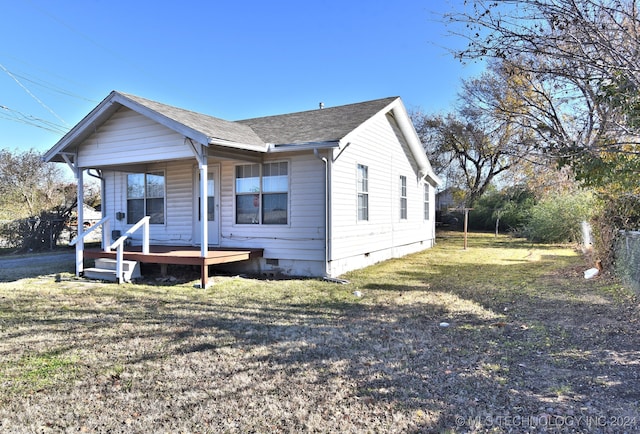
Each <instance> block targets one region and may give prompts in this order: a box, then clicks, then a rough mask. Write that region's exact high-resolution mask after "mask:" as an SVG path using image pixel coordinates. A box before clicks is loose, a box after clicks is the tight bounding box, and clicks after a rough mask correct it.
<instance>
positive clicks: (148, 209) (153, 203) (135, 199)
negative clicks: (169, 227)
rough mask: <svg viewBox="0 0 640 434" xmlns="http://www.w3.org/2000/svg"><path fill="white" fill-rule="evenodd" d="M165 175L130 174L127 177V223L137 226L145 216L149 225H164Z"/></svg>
mask: <svg viewBox="0 0 640 434" xmlns="http://www.w3.org/2000/svg"><path fill="white" fill-rule="evenodd" d="M164 197H165V180H164V173H162V172H150V173H130V174H128V175H127V223H128V224H135V223H137V222H138V221H140V219H142V218H143V217H144V216H149V217H150V219H149V223H151V224H164Z"/></svg>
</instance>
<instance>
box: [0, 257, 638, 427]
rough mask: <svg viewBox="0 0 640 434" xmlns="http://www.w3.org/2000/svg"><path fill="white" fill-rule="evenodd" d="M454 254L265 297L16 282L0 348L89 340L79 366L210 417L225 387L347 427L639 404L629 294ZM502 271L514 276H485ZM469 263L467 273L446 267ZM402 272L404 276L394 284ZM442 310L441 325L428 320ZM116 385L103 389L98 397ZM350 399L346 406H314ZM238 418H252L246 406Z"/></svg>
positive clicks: (574, 414) (278, 419) (616, 411)
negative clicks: (384, 273)
mask: <svg viewBox="0 0 640 434" xmlns="http://www.w3.org/2000/svg"><path fill="white" fill-rule="evenodd" d="M548 261H553V258H542V259H541V262H540V264H538V266H542V267H546V266H547V265H550V263H549V262H548ZM417 266H419V263H418V261H416V267H417ZM463 267H467V269H466V270H463V269H461V268H460V266H455V267H454V266H450V265H444V264H442V265H437V266H434V267H433V268H435V269H436V270H437V272H436V273H433V272H432V271H433V269H432V270H429V272H422V271H421V270H419V269H408V270H402V271H400V272H398V274H397V275H394V276H391V277H389V279H390V281H381V280H380V279H377V280H376V281H365V280H361V281H358V282H357V284H358V285H360V286H359V287H360V288H363V289H365V290H366V291H367V292H370V293H371V301H369V299H368V294H365V299H362V300H359V299H353V300H352V301H348V300H347V299H344V298H343V299H339V300H327V299H323V300H318V301H317V302H313V301H305V302H300V301H296V300H288V299H287V298H286V297H283V298H281V299H277V300H276V299H271V300H267V301H265V300H264V299H262V298H261V297H260V293H259V291H258V290H255V289H253V290H251V291H249V292H248V293H242V292H238V294H237V299H236V300H234V301H232V299H231V298H229V297H233V294H229V293H228V292H226V293H225V289H224V287H221V288H214V289H213V290H212V291H211V292H202V293H197V292H194V291H190V290H185V289H184V288H179V287H178V288H176V289H175V291H176V292H178V293H179V296H175V294H171V293H170V291H171V290H170V289H169V290H168V292H163V291H165V289H164V288H158V289H154V288H149V289H146V290H145V289H139V288H137V289H133V288H132V287H129V286H122V287H115V286H113V285H100V286H99V285H96V287H95V290H92V291H90V292H89V293H88V294H84V295H83V294H80V292H76V293H73V291H71V292H69V291H67V292H60V293H58V292H56V291H55V284H54V283H53V282H52V283H51V285H52V288H51V289H50V290H49V292H48V294H49V295H48V296H49V297H50V298H48V299H43V298H42V297H43V295H45V294H44V293H43V292H39V291H29V290H26V291H24V293H23V294H20V296H19V297H14V298H13V299H12V300H11V303H10V304H9V303H4V304H3V305H2V307H1V308H0V315H1V318H2V323H1V324H2V338H3V342H4V345H3V348H2V353H3V357H6V358H7V359H8V360H11V357H19V355H20V354H26V353H34V354H37V353H38V352H42V353H43V354H46V353H47V352H51V351H55V350H56V348H57V349H60V350H61V351H62V352H63V353H68V354H82V355H90V356H91V357H90V358H89V359H87V360H88V361H87V362H85V363H87V364H88V366H86V367H85V368H83V369H84V370H85V371H86V375H87V376H89V375H91V374H93V375H96V374H101V373H103V372H104V371H105V369H109V367H112V366H115V365H118V364H121V365H122V366H123V370H124V372H125V374H129V375H130V376H131V377H133V378H140V379H141V380H139V381H142V380H145V381H147V383H144V384H141V385H140V386H138V389H136V386H131V388H130V389H129V390H128V392H127V393H129V394H131V393H135V392H136V391H138V392H139V395H136V396H137V399H138V400H140V401H145V402H146V401H149V402H154V401H157V400H161V399H162V397H164V396H173V397H176V398H179V401H180V411H183V412H184V413H182V414H179V413H176V411H177V410H175V409H174V410H167V411H173V412H174V413H171V416H172V417H174V418H181V417H187V416H188V415H190V414H191V413H189V411H193V410H192V409H193V408H196V407H202V408H226V409H227V410H224V411H227V412H230V413H226V414H225V413H224V411H223V410H220V411H221V412H222V415H221V416H220V417H221V418H223V417H227V418H234V417H236V415H235V414H233V413H232V410H229V408H232V406H235V407H238V405H239V404H237V403H236V402H242V405H252V406H264V405H266V404H265V403H269V404H270V405H271V407H270V408H271V410H272V411H274V414H273V415H266V416H264V417H265V418H266V420H267V421H268V422H269V423H270V424H271V426H273V427H275V428H276V429H278V428H279V429H281V430H285V427H286V426H291V424H292V423H293V424H294V425H295V424H298V423H300V424H303V422H304V421H302V420H301V418H302V416H296V415H294V414H293V413H291V412H289V413H287V412H286V411H284V410H283V408H285V407H286V405H288V404H289V403H290V404H293V403H295V404H296V405H300V406H303V407H305V411H306V414H307V416H308V415H320V416H322V417H321V419H322V418H324V419H325V420H324V425H322V427H323V428H324V429H332V428H335V429H339V428H342V429H346V430H347V431H348V430H349V429H351V430H356V431H357V430H372V429H375V428H380V429H383V430H385V431H389V432H394V431H396V432H400V431H404V432H438V431H444V430H445V429H448V428H449V429H453V428H456V429H459V430H460V431H473V430H476V431H478V430H481V429H496V430H498V431H499V432H506V431H508V430H509V429H513V428H514V426H507V423H512V424H513V423H516V422H518V421H520V422H522V421H525V422H526V423H532V424H537V426H536V428H539V429H543V428H545V427H548V423H549V421H551V420H554V421H556V422H558V421H562V422H566V423H569V422H570V423H572V424H573V425H572V427H573V428H575V429H576V430H580V431H583V432H588V431H595V430H596V429H595V428H599V427H595V428H594V426H590V425H587V422H588V421H591V422H593V421H597V422H598V421H604V422H606V423H609V425H611V423H612V421H614V420H621V421H624V420H625V419H613V417H614V416H619V417H621V418H624V417H627V418H632V417H637V416H638V415H637V400H638V395H639V393H640V388H639V386H638V385H639V384H640V382H639V381H638V380H639V378H638V376H639V371H638V369H637V368H638V365H637V360H638V359H639V356H640V354H638V350H637V348H640V336H639V332H638V329H639V328H638V327H637V325H638V323H637V309H635V310H634V309H627V308H626V307H625V306H624V305H621V304H620V303H615V302H613V301H612V300H611V299H608V298H606V297H604V296H602V295H598V293H597V291H596V290H595V289H594V287H592V286H589V287H585V289H584V291H581V290H580V289H577V288H576V287H575V286H576V285H574V283H573V281H568V282H567V281H566V279H565V280H563V276H558V275H554V276H551V277H550V276H548V275H546V274H544V273H542V274H540V273H537V274H536V273H531V272H530V271H531V270H530V267H531V264H529V263H512V264H508V265H507V264H497V265H491V266H488V267H484V273H485V275H484V276H483V275H480V274H479V273H478V272H477V271H476V270H477V265H475V264H468V265H465V266H463ZM505 273H510V274H515V275H517V276H519V278H518V279H516V280H514V281H511V280H507V281H506V282H505V281H504V280H501V279H499V278H497V277H494V278H492V277H491V276H501V275H503V274H505ZM474 274H475V275H476V276H477V279H476V280H474V281H469V282H457V283H454V282H453V281H452V280H448V279H447V278H446V276H457V275H474ZM540 279H551V280H552V281H551V282H549V281H546V282H543V281H542V280H540ZM404 280H408V281H409V282H414V283H409V284H402V283H393V282H402V281H404ZM518 281H519V282H520V283H517V282H518ZM523 281H524V284H523V283H522V282H523ZM514 282H516V283H517V285H520V286H516V283H514ZM301 283H302V284H304V281H301ZM581 283H583V282H582V281H581ZM268 284H269V285H278V282H270V283H268ZM543 284H544V285H543ZM326 285H330V284H326ZM537 285H540V287H542V286H544V288H542V289H539V290H537V291H536V286H537ZM588 285H593V284H592V283H589V284H588ZM343 288H344V289H343V290H344V291H345V292H346V293H349V292H351V290H352V288H353V286H350V285H346V286H344V287H343ZM587 292H588V293H593V294H592V295H591V296H586V295H588V294H584V293H587ZM402 294H404V295H402ZM224 297H227V298H226V299H225V298H224ZM375 297H378V299H376V298H375ZM410 297H415V298H414V299H411V298H410ZM446 297H451V298H450V299H447V298H446ZM405 298H406V299H407V300H405ZM225 300H226V301H225ZM376 300H378V301H376ZM450 300H453V301H450ZM448 303H454V304H448ZM455 303H459V304H460V306H462V307H464V308H460V306H458V308H456V306H457V305H456V304H455ZM478 306H480V307H481V308H479V309H477V310H476V308H477V307H478ZM505 307H506V308H507V310H505ZM443 320H447V322H449V323H450V326H449V327H441V326H440V323H441V322H442V321H443ZM24 342H26V343H27V344H28V345H27V347H26V348H25V347H21V346H20V345H21V343H24ZM122 377H124V376H122ZM118 381H120V380H119V379H118ZM113 383H114V381H111V382H107V383H106V384H107V385H108V386H110V387H112V386H113V385H114V384H113ZM86 384H91V382H90V381H86ZM101 387H102V389H101V390H102V393H103V394H105V395H107V396H110V395H108V393H107V392H110V391H109V390H108V389H105V388H106V387H107V386H105V385H103V386H101ZM143 387H144V391H143V390H142V389H143ZM143 392H144V393H143ZM196 392H197V393H196ZM46 393H49V392H46ZM50 393H51V394H55V392H53V391H50ZM85 393H87V394H90V393H91V392H90V390H89V389H88V390H86V391H85ZM119 393H124V392H119ZM118 397H119V395H118V396H114V397H112V398H110V399H112V400H113V401H111V403H112V405H113V406H116V407H117V406H118V403H119V402H120V401H118V399H119V398H118ZM240 397H243V398H242V399H244V401H242V400H241V401H238V400H239V399H240ZM274 397H275V401H274V400H273V399H274ZM36 398H37V397H36ZM31 399H32V400H33V399H34V398H33V397H32V398H31ZM122 400H123V402H124V398H122ZM137 405H141V404H140V403H139V402H138V403H137V404H136V406H137ZM190 409H191V410H190ZM634 409H635V410H634ZM187 410H188V411H187ZM109 411H113V412H116V413H117V412H119V411H124V410H122V409H118V408H114V409H112V410H109ZM278 411H282V412H281V413H278ZM349 411H351V412H353V416H354V417H353V419H344V418H343V419H340V418H337V419H335V418H334V419H332V418H330V417H329V416H331V415H332V413H331V412H333V414H334V415H335V414H336V413H337V412H342V414H343V416H342V417H345V416H346V415H348V414H349V413H348V412H349ZM633 411H635V413H633ZM118 414H119V413H118ZM164 416H165V417H166V416H167V415H166V414H165V415H164ZM579 416H582V417H583V418H582V419H579V418H578V417H579ZM85 417H87V418H90V417H95V415H90V414H88V415H85ZM587 417H591V419H587ZM598 417H599V418H600V419H596V418H598ZM603 417H604V418H605V419H602V418H603ZM298 418H300V419H298ZM358 418H359V420H356V419H358ZM517 418H520V419H517ZM552 418H555V419H552ZM626 420H627V421H631V419H626ZM237 423H238V427H240V429H241V428H246V429H247V430H250V429H251V428H252V427H253V428H255V423H254V425H251V423H252V422H250V421H249V419H248V417H247V419H246V420H238V421H237ZM287 424H289V425H287ZM545 424H547V425H545ZM296 426H297V425H296ZM300 426H303V425H300ZM610 427H611V428H613V426H610ZM636 427H637V425H636ZM147 428H148V426H147ZM385 428H386V429H385Z"/></svg>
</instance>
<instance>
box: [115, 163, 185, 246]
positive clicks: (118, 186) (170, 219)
mask: <svg viewBox="0 0 640 434" xmlns="http://www.w3.org/2000/svg"><path fill="white" fill-rule="evenodd" d="M145 171H147V172H148V171H162V172H164V174H165V186H166V192H165V194H166V195H165V223H164V224H154V225H150V226H149V236H150V238H151V242H152V243H155V244H169V245H191V244H193V243H194V242H193V237H192V235H193V233H192V232H193V196H192V195H193V173H194V162H191V161H189V160H180V161H177V162H172V163H166V164H150V165H147V166H146V168H145ZM103 175H104V176H105V179H106V190H105V202H106V207H105V209H106V212H107V214H106V215H107V216H109V217H111V222H112V223H111V229H112V230H119V231H120V232H121V233H124V232H126V231H127V230H128V229H129V228H130V227H131V226H132V225H128V224H127V218H126V212H127V173H125V172H105V173H104V174H103ZM117 212H123V213H125V218H124V219H123V220H117V219H116V218H115V215H116V213H117ZM141 239H142V232H139V233H136V234H135V235H134V236H133V237H132V240H133V242H134V243H138V242H139V241H140V240H141Z"/></svg>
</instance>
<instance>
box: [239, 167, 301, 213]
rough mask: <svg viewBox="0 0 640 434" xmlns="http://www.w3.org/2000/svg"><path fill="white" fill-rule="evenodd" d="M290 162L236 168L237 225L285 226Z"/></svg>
mask: <svg viewBox="0 0 640 434" xmlns="http://www.w3.org/2000/svg"><path fill="white" fill-rule="evenodd" d="M288 203H289V163H287V162H286V161H284V162H278V163H265V164H263V165H260V164H244V165H241V166H236V223H238V224H260V223H262V224H265V225H286V224H287V221H288Z"/></svg>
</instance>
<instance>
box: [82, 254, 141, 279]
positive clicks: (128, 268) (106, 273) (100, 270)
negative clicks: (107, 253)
mask: <svg viewBox="0 0 640 434" xmlns="http://www.w3.org/2000/svg"><path fill="white" fill-rule="evenodd" d="M122 274H123V278H124V281H125V282H131V280H132V279H139V278H141V277H142V275H141V274H140V264H139V263H138V262H136V261H122ZM84 277H86V278H88V279H96V280H108V281H111V282H117V280H118V279H117V276H116V260H115V259H109V258H97V259H96V264H95V267H93V268H86V269H85V270H84Z"/></svg>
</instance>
